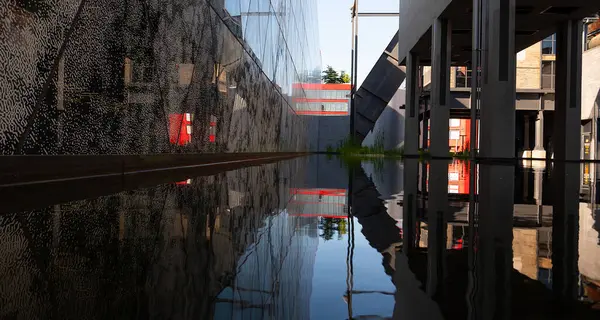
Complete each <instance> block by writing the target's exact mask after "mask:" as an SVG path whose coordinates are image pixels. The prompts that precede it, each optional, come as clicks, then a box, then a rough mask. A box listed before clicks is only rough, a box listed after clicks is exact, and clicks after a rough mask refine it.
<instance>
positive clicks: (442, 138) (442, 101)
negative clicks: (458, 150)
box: [429, 19, 452, 157]
mask: <svg viewBox="0 0 600 320" xmlns="http://www.w3.org/2000/svg"><path fill="white" fill-rule="evenodd" d="M451 37H452V28H451V26H450V23H449V21H448V20H445V19H436V20H435V21H434V22H433V39H432V41H433V45H432V47H431V51H432V52H431V145H430V148H429V151H430V153H431V156H432V157H448V154H449V151H450V148H449V145H448V138H449V130H450V128H449V121H450V103H449V101H450V62H451V56H452V54H451Z"/></svg>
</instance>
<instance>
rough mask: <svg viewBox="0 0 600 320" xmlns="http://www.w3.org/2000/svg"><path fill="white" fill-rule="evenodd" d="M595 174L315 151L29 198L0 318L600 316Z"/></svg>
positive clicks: (12, 217)
mask: <svg viewBox="0 0 600 320" xmlns="http://www.w3.org/2000/svg"><path fill="white" fill-rule="evenodd" d="M532 167H535V168H532ZM446 170H447V171H446ZM595 172H596V170H595V167H594V166H593V165H590V164H585V165H584V164H581V165H580V164H577V165H576V166H572V167H569V168H565V167H560V166H552V165H548V168H545V167H544V166H543V165H541V164H532V163H525V164H519V165H518V166H506V165H498V166H496V165H493V164H486V165H481V166H479V167H474V168H472V167H471V166H470V165H469V164H468V163H464V162H463V163H461V162H456V163H447V162H444V163H430V164H424V163H418V162H415V163H402V162H396V161H376V162H363V163H362V164H360V165H344V164H342V162H341V161H339V160H337V159H328V158H327V157H325V156H311V157H307V158H300V159H294V160H288V161H283V162H279V163H274V164H266V165H262V166H255V167H249V168H243V169H238V170H233V171H228V172H221V173H217V174H214V175H208V176H193V175H192V176H190V177H188V178H186V179H181V178H177V179H175V180H173V181H171V182H169V183H163V184H159V185H155V186H152V187H143V188H132V189H131V190H127V191H121V192H118V193H114V194H106V195H102V196H98V197H95V198H94V197H92V198H88V199H84V200H72V201H64V200H61V201H57V202H59V203H53V204H51V205H47V203H46V204H44V205H43V206H42V205H40V206H39V207H37V208H33V209H32V208H31V207H32V204H31V203H29V204H27V207H28V209H27V210H26V211H23V210H20V211H19V210H16V211H12V212H6V210H3V212H4V213H3V214H1V215H0V253H1V255H2V259H1V260H0V318H2V319H4V318H7V319H35V318H38V319H42V318H61V319H148V318H153V319H191V318H195V319H350V318H353V319H468V318H470V319H487V318H491V317H490V315H494V317H495V318H497V319H547V318H555V319H600V289H599V288H600V237H599V234H598V230H599V229H600V217H599V216H598V215H597V213H596V208H597V204H596V203H597V202H598V201H597V194H596V191H595V177H596V174H595ZM440 174H441V176H440ZM473 174H475V177H477V179H471V178H472V177H473ZM575 176H576V180H577V181H576V183H574V182H573V181H572V180H573V177H575ZM444 177H447V179H445V178H444ZM440 181H441V183H439V182H440ZM473 183H476V184H473ZM484 183H487V184H489V185H485V184H484ZM407 186H408V187H407ZM573 186H575V187H573ZM406 188H409V189H406ZM411 188H412V189H411ZM405 189H406V190H405ZM473 190H476V191H477V192H475V193H473V192H472V191H473ZM573 190H574V194H575V195H576V196H575V198H573ZM578 190H579V192H577V191H578ZM409 199H410V200H409ZM573 199H575V200H573ZM30 200H31V201H32V202H35V199H30ZM9 201H10V200H9ZM409 203H410V204H409ZM513 203H514V204H513ZM5 205H7V206H6V207H10V208H17V207H19V204H18V203H8V202H7V203H5ZM440 208H441V209H440ZM506 208H510V210H511V212H507V211H506ZM573 208H575V209H573ZM430 212H435V213H436V214H433V213H431V214H430ZM554 212H559V213H560V214H554ZM562 212H565V213H564V214H562ZM349 213H350V214H349ZM557 216H560V217H559V218H557ZM469 217H471V218H469ZM557 223H560V226H557ZM430 226H431V227H430ZM490 226H491V227H490ZM403 238H404V240H403ZM408 239H411V240H408ZM553 242H556V243H558V245H557V244H555V245H554V246H553ZM557 261H558V263H557Z"/></svg>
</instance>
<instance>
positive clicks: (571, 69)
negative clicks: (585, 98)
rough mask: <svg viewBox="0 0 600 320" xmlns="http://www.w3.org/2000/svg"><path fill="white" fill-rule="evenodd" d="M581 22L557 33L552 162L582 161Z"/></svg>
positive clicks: (566, 25) (566, 24)
mask: <svg viewBox="0 0 600 320" xmlns="http://www.w3.org/2000/svg"><path fill="white" fill-rule="evenodd" d="M582 32H583V23H582V21H581V20H568V21H565V22H563V23H562V24H560V25H559V26H558V28H557V32H556V49H557V50H556V88H555V96H556V103H555V111H554V112H555V114H556V116H555V117H554V119H555V120H554V132H553V136H552V140H553V141H552V142H553V150H554V159H556V160H579V159H580V158H581V155H580V153H581V55H582V37H581V35H582Z"/></svg>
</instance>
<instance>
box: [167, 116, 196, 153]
mask: <svg viewBox="0 0 600 320" xmlns="http://www.w3.org/2000/svg"><path fill="white" fill-rule="evenodd" d="M169 142H170V143H171V144H177V145H180V146H183V145H186V144H188V143H190V142H192V115H191V114H190V113H171V114H169Z"/></svg>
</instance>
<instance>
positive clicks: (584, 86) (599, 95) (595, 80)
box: [581, 47, 600, 120]
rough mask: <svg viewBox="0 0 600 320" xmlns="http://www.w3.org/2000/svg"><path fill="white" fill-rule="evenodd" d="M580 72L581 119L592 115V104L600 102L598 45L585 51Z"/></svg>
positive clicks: (599, 57) (599, 55) (599, 48)
mask: <svg viewBox="0 0 600 320" xmlns="http://www.w3.org/2000/svg"><path fill="white" fill-rule="evenodd" d="M581 62H582V72H581V79H582V81H581V119H582V120H584V119H592V118H593V117H594V115H593V111H594V105H596V106H597V105H598V104H600V47H596V48H593V49H590V50H588V51H585V52H584V53H583V58H582V61H581Z"/></svg>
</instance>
